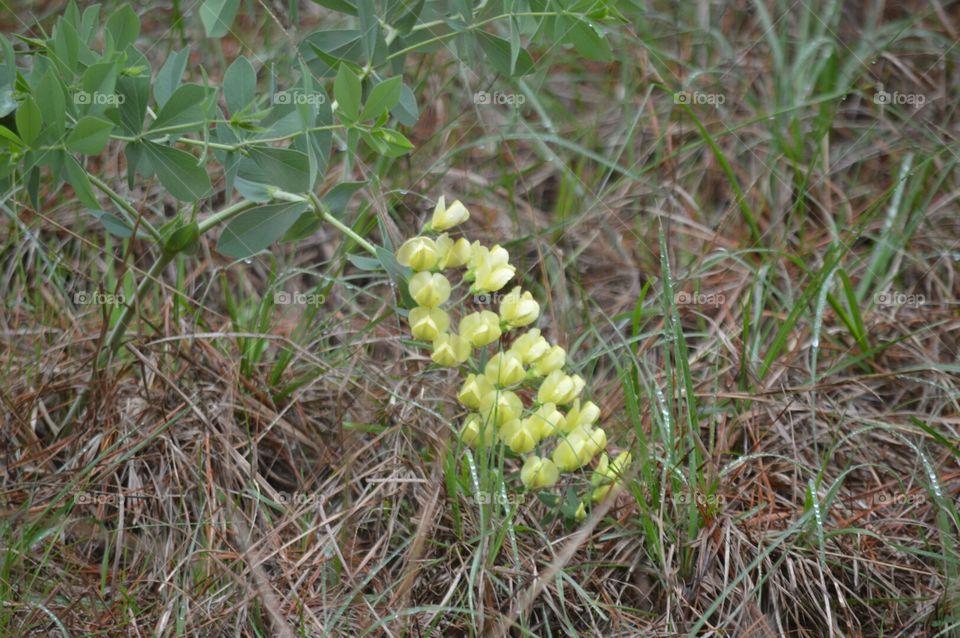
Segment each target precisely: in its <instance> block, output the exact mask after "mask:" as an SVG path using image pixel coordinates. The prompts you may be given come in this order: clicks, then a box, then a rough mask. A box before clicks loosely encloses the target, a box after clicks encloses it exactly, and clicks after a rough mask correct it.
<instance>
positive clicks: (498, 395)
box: [480, 390, 523, 427]
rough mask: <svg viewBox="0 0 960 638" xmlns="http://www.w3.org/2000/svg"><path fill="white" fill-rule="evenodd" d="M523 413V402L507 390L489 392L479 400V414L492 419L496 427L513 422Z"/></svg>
mask: <svg viewBox="0 0 960 638" xmlns="http://www.w3.org/2000/svg"><path fill="white" fill-rule="evenodd" d="M522 413H523V401H521V400H520V397H518V396H517V395H516V394H514V393H513V392H510V391H509V390H491V391H490V392H488V393H487V394H485V395H484V396H483V398H481V399H480V414H482V415H484V416H485V417H487V418H493V420H494V422H495V423H496V424H497V426H498V427H499V426H502V425H503V424H505V423H508V422H510V421H513V420H514V419H517V418H519V417H520V415H521V414H522Z"/></svg>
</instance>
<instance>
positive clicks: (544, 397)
mask: <svg viewBox="0 0 960 638" xmlns="http://www.w3.org/2000/svg"><path fill="white" fill-rule="evenodd" d="M534 365H536V364H534ZM583 386H584V381H583V379H582V378H580V376H579V375H576V374H575V375H573V376H572V377H571V376H569V375H566V374H564V373H563V371H561V370H554V371H553V372H551V373H550V374H549V375H547V378H546V379H544V380H543V383H542V384H540V390H539V391H538V392H537V399H538V400H539V401H540V403H556V404H557V405H566V404H567V403H570V402H571V401H573V400H574V399H576V398H577V396H578V395H579V394H580V392H581V391H582V390H583Z"/></svg>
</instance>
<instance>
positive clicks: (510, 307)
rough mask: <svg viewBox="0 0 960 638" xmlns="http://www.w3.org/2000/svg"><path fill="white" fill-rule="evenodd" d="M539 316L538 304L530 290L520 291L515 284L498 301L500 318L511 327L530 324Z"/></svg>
mask: <svg viewBox="0 0 960 638" xmlns="http://www.w3.org/2000/svg"><path fill="white" fill-rule="evenodd" d="M539 316H540V304H538V303H537V302H536V300H535V299H534V298H533V295H531V294H530V291H526V292H521V291H520V286H517V287H516V288H514V289H513V290H511V291H510V292H509V293H507V295H506V296H504V298H503V299H502V300H501V301H500V318H501V319H503V320H504V321H505V322H506V323H507V325H508V326H510V327H511V328H520V327H523V326H527V325H530V324H531V323H533V322H534V321H536V320H537V317H539Z"/></svg>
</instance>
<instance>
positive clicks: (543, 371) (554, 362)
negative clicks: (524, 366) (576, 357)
mask: <svg viewBox="0 0 960 638" xmlns="http://www.w3.org/2000/svg"><path fill="white" fill-rule="evenodd" d="M566 361H567V351H566V350H564V349H563V348H561V347H560V346H552V347H551V348H550V349H549V350H547V351H546V352H545V353H544V354H542V355H541V356H540V357H539V358H538V359H537V360H536V361H534V362H533V371H534V372H535V373H536V374H537V375H538V376H541V377H545V376H547V375H548V374H550V373H551V372H553V371H554V370H559V369H560V368H562V367H563V364H564V363H566Z"/></svg>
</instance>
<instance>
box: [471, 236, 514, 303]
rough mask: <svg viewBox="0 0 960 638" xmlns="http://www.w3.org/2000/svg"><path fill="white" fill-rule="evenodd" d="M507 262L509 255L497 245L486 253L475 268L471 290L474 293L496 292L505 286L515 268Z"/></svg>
mask: <svg viewBox="0 0 960 638" xmlns="http://www.w3.org/2000/svg"><path fill="white" fill-rule="evenodd" d="M484 250H486V249H484ZM472 260H473V258H472V256H471V261H472ZM509 260H510V254H509V253H508V252H507V251H506V250H505V249H504V248H503V247H501V246H499V245H498V246H494V247H493V248H491V249H490V250H489V251H487V252H486V254H485V255H483V257H482V258H481V259H480V260H479V263H478V265H477V266H476V273H475V279H474V284H473V287H472V288H471V290H472V291H473V292H475V293H476V292H496V291H497V290H500V289H501V288H503V287H504V286H506V285H507V282H508V281H510V279H512V278H513V274H514V273H515V272H516V268H514V267H513V266H512V265H511V264H510V263H509Z"/></svg>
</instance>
